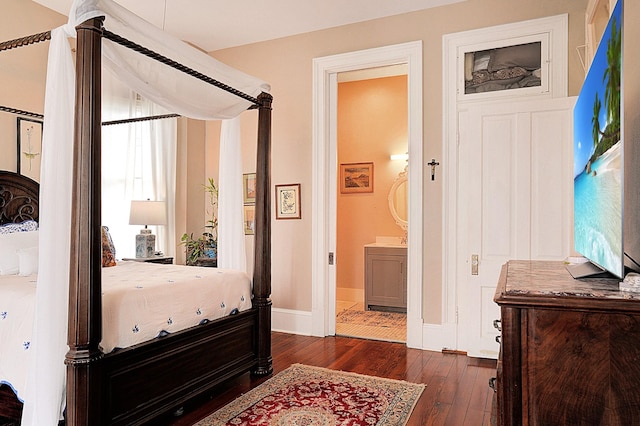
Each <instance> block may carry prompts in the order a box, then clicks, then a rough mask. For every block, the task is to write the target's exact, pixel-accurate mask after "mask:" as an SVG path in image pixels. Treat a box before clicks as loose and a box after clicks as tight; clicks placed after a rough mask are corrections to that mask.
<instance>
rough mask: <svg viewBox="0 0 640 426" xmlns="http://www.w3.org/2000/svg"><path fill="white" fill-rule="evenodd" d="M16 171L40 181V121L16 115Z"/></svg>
mask: <svg viewBox="0 0 640 426" xmlns="http://www.w3.org/2000/svg"><path fill="white" fill-rule="evenodd" d="M17 135H18V137H17V139H18V168H17V170H18V173H20V174H21V175H23V176H27V177H30V178H31V179H33V180H35V181H36V182H40V159H41V157H42V121H38V120H33V119H31V118H21V117H18V133H17Z"/></svg>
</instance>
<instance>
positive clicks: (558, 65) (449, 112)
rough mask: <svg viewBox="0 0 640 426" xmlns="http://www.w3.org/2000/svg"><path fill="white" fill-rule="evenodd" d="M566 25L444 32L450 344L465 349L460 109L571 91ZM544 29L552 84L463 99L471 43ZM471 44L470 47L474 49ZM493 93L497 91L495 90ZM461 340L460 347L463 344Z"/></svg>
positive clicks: (445, 291)
mask: <svg viewBox="0 0 640 426" xmlns="http://www.w3.org/2000/svg"><path fill="white" fill-rule="evenodd" d="M568 26H569V20H568V15H567V14H562V15H556V16H550V17H545V18H538V19H532V20H527V21H521V22H514V23H509V24H504V25H498V26H494V27H487V28H480V29H475V30H469V31H463V32H459V33H453V34H445V35H444V36H443V41H442V55H443V59H442V75H443V91H442V95H443V99H442V104H443V107H442V112H443V120H442V133H443V146H442V152H443V156H444V164H445V165H446V166H445V169H444V170H445V172H444V175H443V178H444V184H443V188H444V191H443V193H444V196H443V208H444V211H443V221H442V229H443V240H442V278H443V280H442V284H443V286H442V326H443V329H444V330H448V331H449V332H450V333H449V334H450V337H449V339H450V340H449V342H448V347H453V348H455V349H459V350H462V351H466V349H467V348H465V347H464V342H461V341H460V339H459V337H460V336H459V335H458V334H459V331H458V327H462V326H464V325H463V324H458V298H459V297H460V295H459V294H458V293H459V291H463V289H462V288H459V287H458V286H459V284H460V282H461V281H460V277H458V271H457V266H458V262H460V261H461V259H458V255H457V248H458V243H457V242H458V235H457V233H458V226H459V223H458V222H457V220H456V218H457V217H458V206H457V194H458V185H459V182H458V174H459V170H458V113H459V111H460V107H461V106H462V105H464V104H469V103H473V102H476V101H479V102H482V101H484V102H486V101H490V100H494V101H496V102H500V101H505V100H507V101H517V100H526V99H528V100H531V99H547V98H556V97H565V96H567V87H568V82H567V76H568V58H567V46H568ZM536 34H537V35H541V34H545V35H546V36H547V38H546V39H544V38H543V39H544V40H546V42H548V48H547V51H548V55H549V61H550V67H549V72H548V78H549V81H548V84H547V85H546V87H547V89H546V91H544V92H542V93H539V94H536V95H532V94H531V93H529V92H527V95H526V96H524V97H519V96H518V95H517V94H516V93H511V91H503V93H500V92H491V93H489V94H487V95H486V96H482V97H480V98H478V99H475V100H474V99H473V97H470V99H465V100H463V99H462V98H463V96H462V93H460V90H461V89H460V88H461V87H463V82H464V72H463V63H464V55H463V53H464V51H466V50H469V49H466V48H467V47H469V46H478V45H479V44H484V45H485V47H486V44H490V43H494V44H495V45H496V46H498V47H501V46H504V45H509V44H517V43H509V40H518V39H519V38H522V37H530V36H532V35H536ZM471 50H473V49H470V50H469V51H471ZM492 93H493V94H492ZM461 345H462V346H461Z"/></svg>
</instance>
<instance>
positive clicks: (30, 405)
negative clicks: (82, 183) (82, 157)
mask: <svg viewBox="0 0 640 426" xmlns="http://www.w3.org/2000/svg"><path fill="white" fill-rule="evenodd" d="M48 61H49V62H48V67H47V83H46V92H45V105H44V114H45V117H46V118H47V119H46V123H45V125H44V126H43V134H42V159H41V161H42V163H41V164H42V169H41V171H40V228H39V231H38V232H39V256H38V285H37V289H36V310H35V312H36V314H35V315H36V318H35V325H34V332H33V341H32V346H31V348H30V350H29V358H28V362H29V369H28V371H29V373H28V374H29V376H28V378H27V387H26V392H25V395H24V401H25V403H24V409H23V412H22V423H21V424H22V425H25V426H29V425H34V426H35V425H56V424H57V423H58V419H61V418H62V417H61V416H62V410H63V408H64V403H65V391H64V390H65V387H64V384H65V373H66V370H65V365H64V357H65V354H66V353H67V350H68V346H67V317H68V309H69V250H70V241H71V183H72V179H73V111H74V107H75V70H74V65H73V58H72V57H71V51H70V50H69V43H68V41H67V33H66V32H65V30H64V27H61V28H57V29H55V30H53V31H52V32H51V43H50V45H49V60H48ZM59 94H63V95H62V96H59Z"/></svg>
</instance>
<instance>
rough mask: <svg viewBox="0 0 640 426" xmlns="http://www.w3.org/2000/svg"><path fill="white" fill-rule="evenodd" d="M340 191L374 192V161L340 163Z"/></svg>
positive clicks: (349, 192)
mask: <svg viewBox="0 0 640 426" xmlns="http://www.w3.org/2000/svg"><path fill="white" fill-rule="evenodd" d="M340 192H341V193H343V194H352V193H358V192H373V163H343V164H340Z"/></svg>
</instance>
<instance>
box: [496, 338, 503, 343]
mask: <svg viewBox="0 0 640 426" xmlns="http://www.w3.org/2000/svg"><path fill="white" fill-rule="evenodd" d="M496 342H498V343H500V344H502V336H496Z"/></svg>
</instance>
